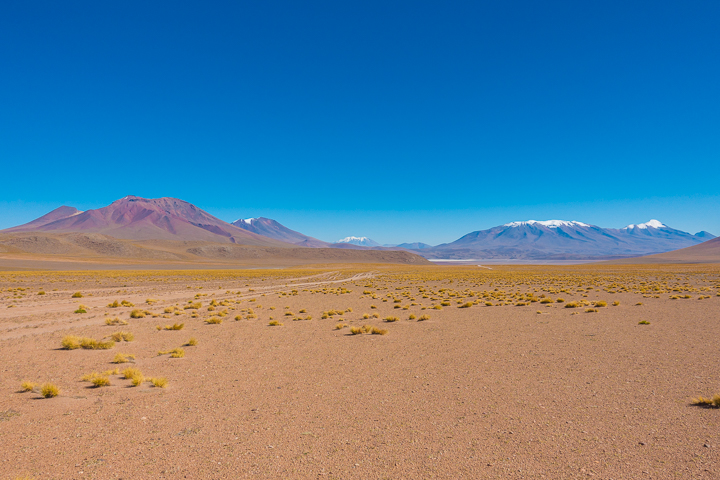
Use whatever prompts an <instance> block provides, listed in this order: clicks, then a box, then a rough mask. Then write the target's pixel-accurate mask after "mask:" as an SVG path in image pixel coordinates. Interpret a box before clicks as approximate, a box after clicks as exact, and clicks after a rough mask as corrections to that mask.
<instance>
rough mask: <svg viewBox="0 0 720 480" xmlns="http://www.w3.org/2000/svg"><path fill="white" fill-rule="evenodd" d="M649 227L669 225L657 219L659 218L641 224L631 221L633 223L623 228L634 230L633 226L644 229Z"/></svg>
mask: <svg viewBox="0 0 720 480" xmlns="http://www.w3.org/2000/svg"><path fill="white" fill-rule="evenodd" d="M648 227H651V228H664V227H667V225H665V224H664V223H662V222H659V221H657V220H650V221H649V222H646V223H640V224H638V225H634V224H632V223H631V224H630V225H628V226H627V227H625V228H623V230H632V229H633V228H640V229H643V230H644V229H646V228H648Z"/></svg>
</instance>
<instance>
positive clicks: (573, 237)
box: [418, 220, 714, 260]
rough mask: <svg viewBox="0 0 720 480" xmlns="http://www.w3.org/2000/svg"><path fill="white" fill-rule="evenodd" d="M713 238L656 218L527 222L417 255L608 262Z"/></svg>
mask: <svg viewBox="0 0 720 480" xmlns="http://www.w3.org/2000/svg"><path fill="white" fill-rule="evenodd" d="M711 238H714V236H713V235H712V234H710V233H708V232H700V233H699V234H695V235H693V234H690V233H687V232H683V231H681V230H676V229H674V228H671V227H668V226H667V225H665V224H663V223H661V222H659V221H657V220H650V221H649V222H647V223H641V224H637V225H628V226H626V227H624V228H620V229H615V228H602V227H598V226H595V225H589V224H586V223H582V222H578V221H564V220H547V221H536V220H528V221H525V222H511V223H506V224H505V225H500V226H497V227H493V228H490V229H487V230H478V231H475V232H471V233H468V234H467V235H464V236H462V237H461V238H459V239H457V240H455V241H454V242H451V243H445V244H442V245H437V246H435V247H432V248H429V249H423V250H418V253H419V254H420V255H422V256H424V257H426V258H433V259H440V258H443V259H473V258H477V259H482V258H508V259H558V260H571V259H607V258H619V257H637V256H641V255H651V254H655V253H662V252H668V251H671V250H677V249H679V248H685V247H689V246H692V245H696V244H699V243H702V242H704V241H706V240H708V239H711Z"/></svg>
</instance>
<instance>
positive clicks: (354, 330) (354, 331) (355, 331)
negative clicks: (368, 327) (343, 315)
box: [350, 327, 363, 335]
mask: <svg viewBox="0 0 720 480" xmlns="http://www.w3.org/2000/svg"><path fill="white" fill-rule="evenodd" d="M350 333H351V334H352V335H360V334H361V333H363V329H362V328H360V327H350Z"/></svg>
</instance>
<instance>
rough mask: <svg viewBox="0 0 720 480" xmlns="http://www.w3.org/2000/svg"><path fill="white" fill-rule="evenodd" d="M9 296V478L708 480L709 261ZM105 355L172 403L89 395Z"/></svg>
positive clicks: (714, 438)
mask: <svg viewBox="0 0 720 480" xmlns="http://www.w3.org/2000/svg"><path fill="white" fill-rule="evenodd" d="M589 287H592V289H589ZM19 288H22V289H23V290H19ZM40 289H43V291H45V292H46V293H45V295H38V291H39V290H40ZM0 290H1V291H0V370H1V371H2V375H1V376H0V445H2V451H3V455H2V456H1V457H0V479H4V478H9V479H14V478H17V477H19V476H21V475H28V476H31V477H35V478H51V479H52V478H58V479H60V478H62V479H71V478H72V479H84V478H97V479H120V478H122V479H145V478H147V479H153V478H173V479H174V478H213V479H215V478H228V479H234V478H329V479H330V478H338V479H345V478H348V479H349V478H363V479H365V478H392V479H402V478H406V479H411V478H412V479H415V478H586V477H596V478H614V479H621V478H623V479H624V478H628V479H630V478H633V479H634V478H708V479H711V478H720V466H719V465H718V461H719V460H720V456H719V455H718V449H720V438H719V437H720V433H719V432H720V429H719V428H718V427H719V426H720V409H707V408H699V407H696V406H693V405H691V402H690V399H691V398H692V397H695V396H698V395H703V396H711V395H713V394H715V393H720V362H718V361H717V358H718V343H717V339H718V338H720V296H718V292H719V291H720V267H718V266H714V267H713V266H704V267H690V266H686V267H679V266H662V267H637V268H636V267H598V266H576V267H497V268H493V269H492V270H489V269H481V268H477V267H474V268H473V267H447V268H441V267H397V268H391V267H380V268H372V269H370V268H367V267H366V266H362V265H358V266H354V267H348V268H340V269H336V270H333V271H327V272H320V271H311V270H273V271H261V270H257V271H251V272H249V271H232V272H225V271H217V272H216V271H202V272H118V271H114V272H87V273H72V272H30V273H24V272H12V273H5V274H2V273H0ZM560 290H564V291H560ZM74 292H81V293H82V295H83V297H82V298H71V295H72V294H73V293H74ZM364 292H365V293H364ZM518 293H522V294H523V295H522V296H520V295H518ZM526 293H532V296H531V297H528V296H527V295H525V294H526ZM541 295H545V297H541ZM686 295H689V296H690V297H691V298H678V299H671V298H670V297H672V296H683V297H684V296H686ZM373 297H375V298H373ZM699 297H703V298H702V300H700V299H699ZM706 297H707V298H706ZM543 298H550V299H552V300H553V303H541V302H540V300H542V299H543ZM558 298H563V299H564V300H565V302H564V303H557V302H556V301H555V300H557V299H558ZM147 299H154V300H157V301H156V302H151V304H148V303H146V300H147ZM213 299H214V300H215V301H216V302H215V303H219V305H217V306H215V307H213V308H214V310H213V311H208V307H209V306H210V303H211V301H212V300H213ZM114 300H118V301H120V300H127V301H130V302H132V303H134V304H135V306H134V307H120V308H109V307H107V305H108V304H109V303H111V302H113V301H114ZM383 300H386V301H383ZM396 300H399V301H397V302H396ZM599 300H604V301H606V302H607V304H608V305H607V306H605V307H598V308H597V310H598V311H597V312H592V313H586V312H585V310H586V308H592V307H593V305H592V303H593V302H596V301H599ZM572 301H575V302H588V303H589V305H586V306H580V307H579V308H565V307H564V305H566V304H567V303H568V302H572ZM615 301H619V302H620V304H619V305H618V306H612V303H613V302H615ZM188 302H201V303H202V306H201V307H200V309H198V310H184V309H183V307H184V306H186V305H188ZM448 302H449V303H448ZM485 302H490V303H493V306H486V305H485ZM222 303H225V305H222ZM441 303H445V304H446V305H445V306H442V305H441ZM466 303H471V304H472V305H471V306H470V307H469V308H458V307H459V306H461V305H463V304H466ZM499 303H502V304H503V305H498V304H499ZM517 303H527V305H524V306H516V304H517ZM638 303H642V305H637V304H638ZM79 304H83V305H85V306H87V307H89V308H88V310H87V313H84V314H81V313H73V312H74V310H75V309H77V307H78V305H79ZM10 305H13V306H12V307H10V308H8V307H9V306H10ZM373 305H374V306H375V307H376V308H372V306H373ZM395 306H398V307H399V308H395ZM434 306H440V307H441V309H435V308H434ZM173 307H178V308H179V310H178V311H179V312H182V313H181V314H180V315H175V314H174V313H173V314H164V313H163V312H164V311H165V309H166V308H170V309H172V308H173ZM271 307H274V309H271ZM405 307H407V308H405ZM249 308H251V309H252V310H253V311H254V313H255V314H256V315H257V318H252V315H250V316H249V315H248V314H249V313H250V312H249V311H248V309H249ZM134 309H141V310H146V311H148V312H151V313H152V315H151V314H148V315H146V316H145V317H144V318H137V319H133V318H130V312H131V311H132V310H134ZM348 309H352V311H348ZM301 310H305V312H302V313H300V311H301ZM329 310H337V311H343V313H342V314H340V315H333V316H330V317H329V318H326V319H323V318H322V316H323V312H328V311H329ZM223 311H227V314H226V315H225V316H223V317H222V320H223V322H222V323H221V324H208V323H206V322H205V320H206V319H208V318H210V317H211V316H215V314H217V313H222V312H223ZM538 312H540V313H538ZM193 313H195V314H196V315H197V318H192V316H191V315H192V314H193ZM285 313H292V315H285ZM374 313H377V315H378V318H373V317H372V315H373V314H374ZM363 314H368V315H369V316H370V318H369V319H363V318H362V317H363ZM153 315H154V316H153ZM163 315H165V316H166V317H168V318H163ZM308 315H309V316H311V317H312V318H311V319H310V320H307V319H304V318H307V316H308ZM410 315H414V316H415V317H416V318H414V319H412V320H411V319H410ZM422 315H429V316H430V318H429V319H428V320H425V321H418V319H419V318H420V317H421V316H422ZM238 316H239V318H240V320H235V318H236V317H238ZM388 316H394V317H397V318H399V321H397V322H384V321H383V320H382V319H384V318H386V317H388ZM114 317H118V318H120V319H122V320H124V321H127V322H128V324H127V325H116V326H107V325H105V319H106V318H114ZM249 317H250V318H249ZM270 317H273V318H274V319H275V320H278V321H279V322H281V323H282V324H283V325H282V326H268V322H269V321H270ZM298 318H303V320H299V319H298ZM640 321H648V322H650V324H648V325H639V324H638V322H640ZM176 322H182V323H184V324H185V326H184V328H183V329H182V330H178V331H167V330H157V328H156V327H157V326H164V325H168V324H172V323H176ZM337 324H347V325H348V326H349V327H356V326H362V325H373V326H375V327H378V328H382V329H386V330H387V334H386V335H369V334H361V335H351V334H350V331H349V330H350V329H349V327H348V328H342V329H339V330H335V329H334V327H335V326H336V325H337ZM121 330H123V331H128V332H132V333H133V334H134V337H135V339H134V340H133V341H131V342H122V343H116V344H115V346H114V347H113V348H112V349H110V350H83V349H76V350H63V349H61V348H60V342H61V339H62V338H63V337H64V336H66V335H77V336H88V337H92V338H95V339H101V338H103V337H107V336H108V335H110V334H111V333H114V332H117V331H121ZM191 337H194V338H196V339H197V345H196V346H185V347H182V348H183V349H184V351H185V356H184V357H183V358H169V356H168V355H158V352H159V351H161V350H169V349H172V348H176V347H181V346H182V345H183V344H185V343H186V342H187V341H188V339H189V338H191ZM116 353H128V354H134V355H135V356H136V360H135V363H134V364H130V365H131V366H133V367H136V368H139V369H140V370H142V372H143V373H144V374H145V375H146V376H149V377H164V378H166V379H167V380H168V382H169V383H168V386H167V388H157V387H153V386H152V385H151V384H149V383H144V384H142V385H141V386H138V387H133V386H131V384H130V381H129V380H125V379H124V378H122V377H121V376H119V375H110V377H109V378H110V381H111V386H107V387H100V388H91V387H90V384H89V383H88V382H83V381H81V377H82V376H83V375H84V374H87V373H90V372H93V371H98V372H100V371H103V370H108V369H113V368H115V367H119V368H121V369H122V368H124V367H126V366H127V364H125V365H115V364H112V363H111V361H112V360H113V357H114V356H115V354H116ZM22 381H32V382H38V383H43V382H52V383H54V384H56V385H57V386H59V387H60V389H61V394H60V396H58V397H55V398H49V399H45V398H42V397H41V396H40V395H39V394H38V393H37V392H24V393H23V392H21V391H20V384H21V382H22Z"/></svg>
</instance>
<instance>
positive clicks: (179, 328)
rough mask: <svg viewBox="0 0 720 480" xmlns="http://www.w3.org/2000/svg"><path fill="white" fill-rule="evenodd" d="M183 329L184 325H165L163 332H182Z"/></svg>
mask: <svg viewBox="0 0 720 480" xmlns="http://www.w3.org/2000/svg"><path fill="white" fill-rule="evenodd" d="M183 327H185V324H184V323H175V324H173V325H165V330H182V329H183Z"/></svg>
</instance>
